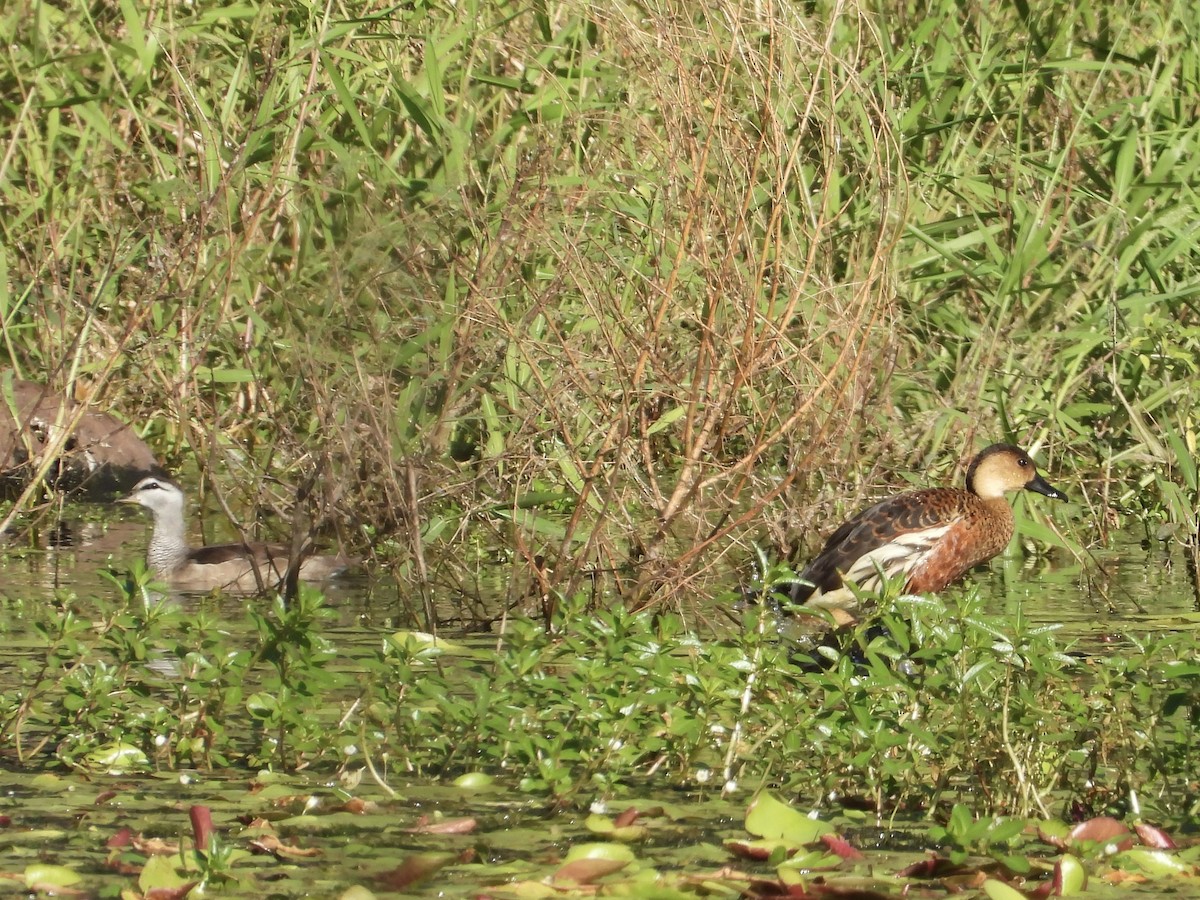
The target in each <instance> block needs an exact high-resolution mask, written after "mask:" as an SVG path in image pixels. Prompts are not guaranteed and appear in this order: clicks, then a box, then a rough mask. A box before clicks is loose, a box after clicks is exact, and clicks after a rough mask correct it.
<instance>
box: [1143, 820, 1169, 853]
mask: <svg viewBox="0 0 1200 900" xmlns="http://www.w3.org/2000/svg"><path fill="white" fill-rule="evenodd" d="M1133 830H1134V831H1136V832H1137V836H1138V837H1139V838H1141V839H1142V843H1143V844H1145V845H1146V846H1147V847H1153V848H1154V849H1155V850H1178V849H1179V845H1178V844H1176V843H1175V839H1174V838H1172V837H1171V836H1170V835H1169V834H1167V833H1166V832H1165V831H1163V830H1162V829H1161V828H1159V827H1157V826H1155V825H1146V824H1145V823H1139V824H1137V825H1134V826H1133Z"/></svg>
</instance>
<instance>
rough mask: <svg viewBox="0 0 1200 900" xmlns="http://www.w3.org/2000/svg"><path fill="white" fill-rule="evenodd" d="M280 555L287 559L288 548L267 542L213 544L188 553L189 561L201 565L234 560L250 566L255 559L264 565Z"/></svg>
mask: <svg viewBox="0 0 1200 900" xmlns="http://www.w3.org/2000/svg"><path fill="white" fill-rule="evenodd" d="M279 555H282V556H283V558H284V560H286V559H287V549H286V548H284V547H270V546H267V545H265V544H213V545H212V546H210V547H197V548H196V549H195V550H193V551H192V552H191V553H189V554H188V561H189V562H192V563H195V564H196V565H199V566H220V565H225V564H228V563H233V562H240V563H245V564H246V565H247V566H249V565H250V563H251V561H253V562H254V563H255V564H256V565H259V566H262V565H270V564H271V561H272V557H277V556H279Z"/></svg>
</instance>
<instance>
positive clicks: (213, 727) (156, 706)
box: [0, 574, 1200, 822]
mask: <svg viewBox="0 0 1200 900" xmlns="http://www.w3.org/2000/svg"><path fill="white" fill-rule="evenodd" d="M123 587H124V588H125V596H124V599H122V600H121V601H120V602H118V603H116V604H114V605H113V606H112V607H111V608H108V609H90V610H87V612H86V614H85V611H84V610H85V607H84V605H83V604H75V605H69V606H67V607H66V608H64V609H47V608H43V607H41V606H39V607H38V608H37V609H33V610H31V611H29V612H28V613H27V614H26V615H25V616H24V617H23V618H21V619H20V622H19V624H20V625H21V626H22V627H25V626H27V630H26V631H24V632H21V633H20V634H18V631H19V628H18V625H17V624H11V625H10V628H11V629H12V630H13V640H14V642H15V643H16V644H19V645H20V648H21V653H20V654H19V655H17V657H16V659H15V661H14V663H15V664H14V665H13V666H10V667H9V668H8V669H7V670H6V671H7V677H6V679H5V680H6V682H7V683H5V684H3V685H2V687H3V693H2V694H0V717H2V721H3V724H4V728H3V732H2V734H3V737H2V738H0V740H2V742H3V743H2V744H0V751H2V752H3V754H4V757H5V759H6V760H7V762H8V764H9V765H13V766H20V767H24V768H26V769H30V770H41V769H51V768H55V767H60V766H65V767H71V768H77V769H81V770H84V771H89V772H110V771H113V770H118V769H119V770H121V771H126V772H136V771H139V770H143V771H146V770H157V771H171V770H177V769H181V768H198V769H200V770H224V769H229V768H234V769H244V768H246V767H249V768H251V769H257V768H259V767H263V766H268V767H271V768H273V769H276V770H279V771H287V770H296V771H298V770H302V769H310V768H312V769H315V770H317V771H319V772H329V773H333V772H335V771H336V772H338V773H340V774H342V775H343V776H348V775H350V774H352V773H364V777H366V778H368V779H370V780H372V781H374V782H376V783H378V784H379V785H380V786H382V787H384V788H385V789H386V787H387V785H388V784H389V782H390V781H391V780H392V779H393V778H396V777H404V778H411V777H421V778H432V779H446V778H453V777H455V776H457V775H460V774H462V773H464V772H468V771H483V772H487V773H491V774H493V775H500V776H503V777H504V778H506V779H511V780H512V782H513V783H514V784H515V785H516V786H517V787H518V788H519V789H520V790H521V791H522V792H524V793H526V794H527V795H530V796H532V797H537V798H546V799H549V800H551V801H552V802H553V803H554V804H556V805H558V806H560V807H561V806H582V805H586V804H588V803H591V802H593V801H595V800H597V799H599V800H612V799H616V798H620V797H622V796H627V795H629V794H630V792H636V791H640V790H643V789H645V788H646V787H647V786H656V785H661V786H663V787H668V786H681V787H685V788H691V787H701V788H705V789H708V788H725V789H729V788H734V787H741V788H742V789H746V788H754V787H755V786H758V785H760V784H765V783H770V784H774V785H777V786H778V787H779V789H781V790H783V791H785V792H786V793H787V794H789V795H792V796H799V797H805V798H808V802H810V803H812V804H813V805H814V806H816V807H822V808H823V807H830V806H834V807H836V806H846V805H850V806H857V807H865V808H869V809H873V810H876V811H877V812H878V813H879V814H882V815H889V816H891V815H897V814H910V813H914V812H915V813H924V812H927V811H936V810H938V809H942V808H945V807H946V806H948V805H949V804H951V803H953V802H960V803H963V804H966V805H967V806H968V807H969V808H970V809H971V810H972V811H973V812H974V813H976V814H981V815H992V814H1014V815H1022V816H1024V815H1033V814H1036V815H1040V816H1042V817H1049V816H1050V815H1052V814H1058V815H1065V816H1068V817H1069V818H1072V819H1082V818H1086V817H1088V816H1091V815H1095V814H1101V813H1116V814H1118V815H1121V814H1124V813H1127V812H1141V813H1143V814H1153V816H1154V817H1155V818H1156V819H1157V820H1160V821H1165V822H1172V821H1182V820H1184V819H1186V818H1187V817H1189V816H1193V815H1194V814H1195V809H1194V807H1193V804H1194V802H1195V801H1194V799H1193V796H1192V793H1191V790H1190V788H1189V784H1190V778H1191V777H1192V776H1193V774H1194V773H1195V771H1197V763H1198V759H1197V756H1198V753H1200V751H1198V750H1197V739H1196V738H1197V736H1196V734H1195V726H1196V714H1197V710H1200V652H1198V648H1197V643H1196V640H1195V638H1194V637H1192V636H1191V635H1189V634H1178V633H1177V634H1171V635H1167V636H1163V637H1153V638H1135V637H1133V636H1128V637H1127V638H1126V639H1125V640H1124V641H1123V642H1121V643H1120V644H1119V645H1116V646H1113V645H1109V646H1106V647H1105V648H1104V652H1103V653H1090V652H1087V648H1083V647H1075V648H1071V647H1064V646H1063V645H1061V644H1060V643H1059V642H1058V640H1057V639H1056V637H1055V632H1054V629H1053V628H1051V627H1038V628H1032V627H1027V626H1026V625H1025V624H1024V623H1023V622H1021V621H1000V620H996V619H990V618H986V617H984V616H982V615H980V614H978V612H977V609H976V607H977V604H978V600H977V598H976V597H975V595H974V594H967V595H966V596H965V597H962V598H961V599H960V600H958V601H955V600H953V599H952V600H950V601H947V602H945V603H943V602H942V601H940V600H936V599H926V598H920V597H901V598H899V599H896V600H890V601H883V603H882V608H881V611H879V612H878V613H877V614H875V615H874V616H872V617H871V618H870V619H869V620H868V621H866V622H864V623H863V624H861V625H859V626H857V627H855V628H852V629H849V630H844V631H841V632H838V633H836V634H834V635H832V636H827V637H826V638H825V639H824V640H823V643H822V644H821V645H818V646H816V648H815V649H813V648H808V649H803V648H802V646H801V645H800V644H798V643H797V642H796V641H795V640H792V639H790V638H789V639H784V638H783V637H781V634H780V631H779V628H778V623H777V622H775V621H774V620H773V619H771V617H770V615H769V614H768V613H767V612H766V611H765V610H763V609H760V608H758V607H751V608H749V609H747V610H746V611H745V612H744V613H743V616H744V619H743V621H742V623H741V627H740V628H735V629H730V630H729V631H728V633H726V634H724V635H712V634H708V635H704V634H700V633H698V632H697V631H696V630H695V629H694V628H691V627H689V626H687V625H686V624H685V623H684V622H683V621H682V620H681V619H679V618H678V617H676V616H673V615H669V614H662V613H656V614H650V613H631V612H629V611H626V610H624V609H613V610H608V611H604V612H600V613H592V614H585V613H583V612H582V609H583V606H582V602H580V603H578V604H573V603H570V602H564V603H561V604H559V606H560V611H559V613H558V614H557V618H556V619H555V620H553V621H552V622H551V623H550V626H549V627H546V626H545V625H543V624H538V623H534V622H532V621H527V620H520V619H515V618H514V619H512V620H510V621H508V622H507V624H506V626H505V628H504V631H503V633H502V634H500V635H496V636H495V637H494V640H493V641H492V642H491V643H490V644H489V646H488V647H487V648H478V647H468V646H466V645H464V644H462V643H459V642H456V641H455V640H453V639H451V640H446V639H442V638H434V637H432V636H430V635H424V634H421V633H418V632H398V633H393V634H390V635H388V636H386V637H385V638H383V639H379V638H378V637H372V636H362V635H360V636H358V637H357V639H350V638H348V637H346V636H345V635H344V633H338V634H335V633H331V632H330V631H329V630H328V629H327V625H328V621H329V616H330V612H329V610H328V608H327V607H326V606H325V601H324V599H323V598H322V597H321V595H320V594H318V593H316V592H307V591H306V592H304V593H302V594H301V596H300V598H299V599H298V600H296V601H294V602H293V603H292V604H291V605H286V604H284V603H283V602H282V601H281V600H276V601H275V602H274V603H273V604H267V605H263V606H258V607H255V606H254V605H247V606H246V607H244V610H245V611H244V615H245V617H246V621H245V622H244V623H237V622H230V621H229V620H227V619H225V618H218V617H216V616H215V615H211V614H209V613H206V612H205V611H204V610H203V608H201V609H200V610H190V611H187V612H185V611H184V610H182V609H181V608H180V607H179V606H177V605H176V604H175V603H174V602H173V601H171V600H163V599H159V598H158V597H157V595H155V594H154V593H153V592H151V591H150V590H149V589H148V587H147V584H146V580H145V576H144V574H139V575H137V576H135V577H134V578H133V579H131V580H130V581H129V582H127V583H125V584H124V585H123Z"/></svg>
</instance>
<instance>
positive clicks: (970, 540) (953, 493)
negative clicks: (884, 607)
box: [784, 444, 1067, 609]
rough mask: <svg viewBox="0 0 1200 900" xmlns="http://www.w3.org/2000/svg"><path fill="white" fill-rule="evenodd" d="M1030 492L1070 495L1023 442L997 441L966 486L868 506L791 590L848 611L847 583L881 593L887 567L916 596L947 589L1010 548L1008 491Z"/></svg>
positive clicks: (974, 464) (800, 599)
mask: <svg viewBox="0 0 1200 900" xmlns="http://www.w3.org/2000/svg"><path fill="white" fill-rule="evenodd" d="M1022 489H1023V490H1027V491H1034V492H1036V493H1039V494H1045V495H1046V496H1047V497H1051V498H1053V499H1055V500H1065V499H1067V498H1066V495H1065V494H1063V492H1062V491H1060V490H1058V489H1056V488H1053V487H1051V486H1050V485H1049V484H1047V483H1046V480H1045V479H1044V478H1042V476H1041V475H1039V474H1038V471H1037V468H1036V467H1035V466H1034V464H1033V460H1031V459H1030V458H1029V456H1028V454H1026V453H1025V451H1024V450H1022V449H1021V448H1020V447H1014V446H1013V445H1012V444H993V445H992V446H991V447H988V448H987V449H986V450H984V451H983V452H981V453H980V454H979V455H978V456H976V457H975V459H974V460H972V461H971V465H970V466H969V467H968V469H967V487H966V490H961V489H959V488H926V489H924V490H918V491H908V492H907V493H904V494H897V495H896V496H895V497H889V498H888V499H886V500H883V501H881V502H879V503H876V504H875V505H874V506H872V507H869V508H867V509H864V510H863V511H862V512H860V513H859V514H858V515H856V516H855V517H854V518H852V519H850V521H848V522H846V523H845V524H844V525H842V526H841V527H840V528H839V529H838V530H837V531H835V532H834V533H833V534H831V535H830V536H829V540H827V541H826V542H825V547H824V549H822V550H821V552H820V553H819V554H818V555H817V558H816V559H814V560H813V561H812V562H810V563H809V564H808V566H807V567H806V568H805V569H804V571H803V572H801V573H800V580H799V581H798V582H795V583H793V584H792V585H790V587H789V589H788V590H786V591H785V592H784V593H786V594H787V595H788V596H790V597H791V599H792V601H793V602H796V603H805V604H807V605H809V606H817V607H825V608H831V609H847V608H850V607H853V606H854V605H855V599H854V595H853V594H852V593H851V591H850V590H849V589H848V588H847V587H846V586H845V584H844V582H846V581H851V582H853V583H854V584H856V585H858V586H859V587H860V588H862V589H864V590H877V589H878V588H879V586H880V572H882V573H883V575H884V576H885V577H886V578H887V579H889V580H890V579H893V578H899V577H900V575H902V574H905V575H907V576H908V580H907V581H906V582H905V585H904V589H905V591H906V592H908V593H925V592H936V591H940V590H942V589H943V588H945V587H946V586H947V585H949V584H952V583H953V582H955V581H957V580H958V579H959V578H961V577H962V576H963V574H964V573H966V572H967V571H968V570H970V569H972V568H974V567H975V566H977V565H979V564H980V563H982V562H986V561H987V560H989V559H991V558H992V557H993V556H995V555H996V554H997V553H999V552H1000V551H1001V550H1003V549H1004V548H1005V547H1006V546H1007V545H1008V542H1009V540H1010V539H1011V538H1012V535H1013V513H1012V507H1011V506H1010V505H1009V502H1008V500H1007V499H1005V496H1004V495H1005V494H1007V493H1010V492H1012V491H1019V490H1022Z"/></svg>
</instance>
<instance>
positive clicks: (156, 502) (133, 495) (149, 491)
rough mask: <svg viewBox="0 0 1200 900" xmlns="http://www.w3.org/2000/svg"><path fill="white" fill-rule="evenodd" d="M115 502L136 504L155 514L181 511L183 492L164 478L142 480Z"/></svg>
mask: <svg viewBox="0 0 1200 900" xmlns="http://www.w3.org/2000/svg"><path fill="white" fill-rule="evenodd" d="M117 502H118V503H136V504H138V506H144V507H146V509H148V510H150V511H151V512H155V513H159V512H166V511H168V510H182V509H183V491H182V490H180V488H179V485H177V484H172V483H171V482H169V481H167V480H166V479H164V478H154V477H150V478H143V479H142V480H141V481H139V482H138V483H137V484H135V485H134V486H133V490H132V491H130V492H129V493H128V494H127V495H126V496H124V497H122V498H121V499H120V500H118V501H117Z"/></svg>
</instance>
